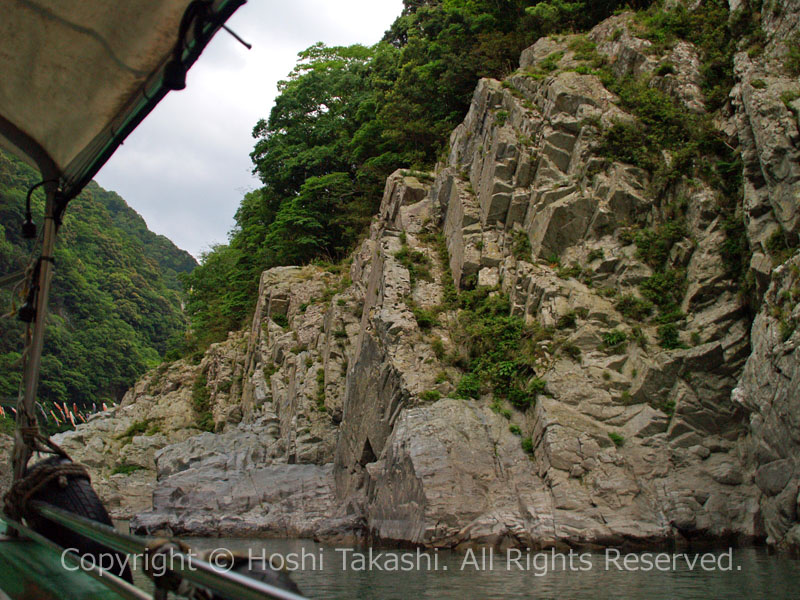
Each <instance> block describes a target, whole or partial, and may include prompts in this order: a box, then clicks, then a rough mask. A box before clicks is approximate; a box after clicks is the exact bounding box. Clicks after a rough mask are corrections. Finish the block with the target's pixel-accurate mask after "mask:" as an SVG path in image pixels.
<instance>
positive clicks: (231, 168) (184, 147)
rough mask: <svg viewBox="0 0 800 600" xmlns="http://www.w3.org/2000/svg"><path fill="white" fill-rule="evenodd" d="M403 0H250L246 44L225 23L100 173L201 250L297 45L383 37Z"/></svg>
mask: <svg viewBox="0 0 800 600" xmlns="http://www.w3.org/2000/svg"><path fill="white" fill-rule="evenodd" d="M401 10H402V0H294V1H293V2H274V1H273V0H250V2H249V3H248V4H246V5H245V6H243V7H242V8H240V9H239V10H238V11H237V12H236V14H234V15H233V17H232V18H231V19H230V21H229V22H228V26H229V27H230V28H231V29H233V30H234V31H236V32H237V33H238V34H239V35H241V36H242V37H243V38H244V39H245V40H247V41H248V42H250V43H251V44H253V49H252V50H250V51H248V50H246V49H245V48H244V47H243V46H241V45H240V44H239V43H238V42H237V41H236V40H234V39H233V38H232V37H231V36H229V35H228V34H226V33H225V32H224V31H221V32H220V33H218V34H217V36H216V37H215V38H214V40H212V42H211V44H209V47H208V48H207V49H206V51H205V52H204V53H203V55H202V56H201V57H200V59H199V60H198V62H197V63H196V64H195V66H194V67H193V68H192V70H191V71H190V72H189V75H188V77H187V88H186V89H185V90H183V91H181V92H172V93H170V94H169V95H168V96H167V97H166V98H165V99H164V101H163V102H161V104H160V105H159V106H158V107H157V108H156V109H155V110H154V111H153V112H152V113H151V114H150V116H149V117H148V118H147V119H145V121H144V122H143V123H142V124H141V125H140V126H139V127H138V128H137V129H136V131H134V132H133V134H131V136H130V137H129V138H128V140H127V141H126V142H125V144H124V145H123V146H122V147H121V148H120V149H119V150H118V151H117V153H116V154H115V155H114V156H113V157H112V158H111V160H110V161H109V162H108V163H107V164H106V166H105V167H103V169H102V170H101V171H100V173H99V174H98V176H97V181H98V183H100V185H102V186H103V187H105V188H107V189H110V190H114V191H115V192H117V193H119V194H120V195H121V196H122V197H123V198H125V200H126V201H127V202H128V204H130V205H131V206H132V207H133V208H134V209H135V210H137V211H138V212H139V213H140V214H141V215H142V216H143V217H144V218H145V220H146V221H147V224H148V226H149V227H150V229H152V230H153V231H156V232H157V233H161V234H164V235H166V236H167V237H169V238H170V239H171V240H172V241H174V242H175V243H176V244H177V245H178V246H179V247H181V248H184V249H186V250H188V251H189V252H191V253H192V254H194V255H195V256H199V255H200V252H201V251H202V250H204V249H207V248H209V247H210V246H211V245H212V244H215V243H220V242H225V241H227V233H228V231H229V230H230V229H231V227H232V226H233V215H234V213H235V212H236V208H237V207H238V206H239V201H240V200H241V197H242V195H243V194H244V193H245V192H246V191H249V190H252V189H255V188H257V187H258V185H259V183H258V180H257V179H256V178H255V177H253V176H252V174H251V170H252V163H251V161H250V156H249V155H250V152H251V150H252V148H253V139H252V137H251V132H252V129H253V126H254V125H255V124H256V122H257V121H258V119H260V118H266V117H267V116H268V115H269V111H270V109H271V107H272V104H273V101H274V98H275V95H276V92H277V90H276V85H277V82H278V81H279V80H281V79H284V78H285V77H286V75H287V74H288V73H289V72H290V71H291V70H292V68H293V67H294V65H295V62H296V59H297V53H298V52H300V51H302V50H304V49H306V48H308V47H309V46H311V45H312V44H314V43H316V42H318V41H322V42H325V43H326V44H328V45H349V44H357V43H360V44H366V45H371V44H374V43H375V42H377V41H378V40H380V38H381V37H382V36H383V33H384V31H385V30H386V29H388V27H389V26H390V25H391V23H392V21H393V20H394V19H395V17H397V16H398V15H399V14H400V11H401Z"/></svg>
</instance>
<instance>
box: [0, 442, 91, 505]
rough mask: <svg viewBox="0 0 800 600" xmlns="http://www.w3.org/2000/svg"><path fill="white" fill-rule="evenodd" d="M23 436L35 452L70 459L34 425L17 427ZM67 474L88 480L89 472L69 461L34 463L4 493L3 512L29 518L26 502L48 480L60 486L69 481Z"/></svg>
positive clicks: (65, 484) (64, 485)
mask: <svg viewBox="0 0 800 600" xmlns="http://www.w3.org/2000/svg"><path fill="white" fill-rule="evenodd" d="M19 432H20V434H21V435H22V439H23V440H24V442H25V443H26V444H28V445H29V447H30V448H32V449H34V450H36V451H38V452H46V453H48V454H55V455H57V456H61V457H63V458H66V459H68V460H71V459H70V458H69V456H68V455H67V453H66V452H64V450H62V449H61V448H60V447H59V446H58V445H57V444H56V443H54V442H52V441H51V440H50V439H49V438H46V437H44V436H43V435H42V434H41V433H39V430H38V428H37V427H21V428H20V429H19ZM70 477H74V478H77V477H83V478H86V479H87V480H89V481H91V478H90V477H89V472H88V471H87V470H86V467H84V466H83V465H81V464H78V463H73V462H68V463H62V464H56V465H51V464H37V465H34V466H33V467H32V468H31V469H30V470H29V471H28V472H27V473H26V474H25V477H23V478H22V479H18V480H17V481H15V482H14V484H13V485H12V486H11V489H9V490H8V491H7V492H6V493H5V495H4V496H3V502H4V507H3V510H4V511H5V513H6V514H7V515H8V516H9V517H11V518H12V519H15V520H19V519H21V518H29V517H30V515H31V511H30V509H29V508H28V502H29V501H30V500H31V499H32V498H33V497H34V496H35V495H36V494H37V492H39V490H41V489H42V488H43V487H44V486H46V485H47V484H48V483H50V482H51V481H53V480H54V479H55V480H58V484H59V485H60V486H61V487H66V486H67V485H68V484H69V478H70Z"/></svg>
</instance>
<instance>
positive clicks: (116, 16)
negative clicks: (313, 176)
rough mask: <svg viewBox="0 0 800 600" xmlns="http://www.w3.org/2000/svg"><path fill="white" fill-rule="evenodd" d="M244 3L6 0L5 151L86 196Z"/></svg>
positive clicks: (1, 122)
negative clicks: (93, 180)
mask: <svg viewBox="0 0 800 600" xmlns="http://www.w3.org/2000/svg"><path fill="white" fill-rule="evenodd" d="M243 3H244V0H136V1H135V2H131V1H125V2H117V1H109V0H4V2H3V8H2V11H0V12H1V13H2V14H1V15H0V74H2V75H0V145H2V146H4V147H5V148H7V149H8V150H11V151H12V152H14V153H15V154H17V155H18V156H20V157H21V158H23V159H25V160H26V161H27V162H29V163H30V164H32V165H33V166H35V167H37V168H38V169H39V170H40V171H41V173H42V176H43V177H44V179H46V180H56V179H57V180H58V181H59V184H60V188H61V190H62V192H63V193H64V195H65V196H66V198H71V197H73V196H75V195H77V194H78V193H79V192H80V190H81V189H82V188H83V186H84V185H86V184H87V183H88V182H89V181H90V180H91V178H92V177H93V176H94V175H95V174H96V173H97V171H98V170H99V169H100V167H102V166H103V164H104V163H105V162H106V161H107V160H108V159H109V158H110V156H111V155H112V154H113V152H114V151H115V150H116V149H117V148H118V147H119V145H120V144H121V143H122V141H123V140H124V139H125V137H127V135H128V134H130V132H131V131H133V129H134V128H135V127H136V125H138V124H139V122H140V121H141V120H142V119H143V118H144V117H145V116H146V115H147V114H148V113H149V112H150V111H151V110H152V109H153V108H154V107H155V106H156V104H158V102H159V101H160V100H161V99H162V98H163V97H164V96H165V95H166V93H167V92H168V91H170V90H171V89H181V88H182V87H183V80H184V78H185V74H186V71H187V70H188V68H189V67H190V66H191V65H192V64H193V63H194V61H195V60H196V59H197V57H198V56H199V55H200V52H201V51H202V50H203V48H204V47H205V46H206V45H207V44H208V42H209V41H210V40H211V38H212V37H213V35H214V34H215V33H216V32H217V31H218V30H219V28H220V27H221V26H222V25H223V24H224V22H225V21H226V20H227V19H228V17H230V15H231V14H233V12H234V11H235V10H236V9H237V8H238V7H239V6H241V5H242V4H243Z"/></svg>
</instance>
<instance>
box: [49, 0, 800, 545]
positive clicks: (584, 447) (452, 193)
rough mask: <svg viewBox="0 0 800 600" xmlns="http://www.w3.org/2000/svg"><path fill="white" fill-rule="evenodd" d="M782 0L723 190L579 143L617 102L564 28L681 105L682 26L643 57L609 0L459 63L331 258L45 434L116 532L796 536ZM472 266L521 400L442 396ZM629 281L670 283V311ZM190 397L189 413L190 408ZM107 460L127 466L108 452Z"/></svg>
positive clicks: (790, 200)
mask: <svg viewBox="0 0 800 600" xmlns="http://www.w3.org/2000/svg"><path fill="white" fill-rule="evenodd" d="M787 4H791V3H787ZM734 8H735V7H734ZM795 8H798V9H800V7H795ZM796 12H797V11H795V13H794V14H796ZM792 14H793V13H791V12H790V10H789V8H787V9H786V12H785V13H781V12H780V10H778V11H773V12H771V13H769V15H766V14H765V16H764V19H763V23H764V29H765V32H766V34H767V36H768V37H767V46H766V51H765V52H764V54H763V56H762V57H761V58H758V57H756V58H754V57H750V56H748V55H747V54H746V53H743V54H740V55H737V58H736V61H737V62H736V68H737V75H738V77H739V83H738V84H737V87H736V88H735V89H734V93H733V95H732V96H733V98H732V103H731V105H730V106H729V107H728V109H726V110H727V112H726V110H723V111H722V115H723V117H724V116H725V115H727V116H728V118H723V117H720V118H719V119H717V120H716V127H717V128H718V129H719V131H721V132H723V134H724V135H725V136H727V137H726V140H725V141H726V143H728V144H729V145H731V146H738V147H740V148H741V151H742V157H743V161H744V173H745V185H744V199H743V200H741V199H740V200H739V201H738V202H739V204H738V205H737V204H736V201H735V199H734V202H733V205H732V204H731V203H730V202H726V201H724V200H725V199H723V198H721V194H720V192H719V190H717V189H715V188H714V187H712V186H711V185H710V184H707V183H705V182H704V181H702V180H701V179H699V178H697V179H691V178H689V177H686V176H681V174H678V176H677V177H676V178H675V179H674V180H673V182H672V184H671V185H670V186H669V187H668V188H667V189H660V190H658V191H657V190H656V188H657V186H656V182H655V181H654V179H655V177H654V174H653V173H650V172H646V171H645V170H643V169H640V168H636V167H634V166H631V165H629V164H625V163H622V162H615V161H613V160H611V159H609V157H608V153H607V152H605V151H604V150H603V144H604V134H605V132H607V131H608V130H609V129H610V128H612V127H614V126H615V125H616V124H618V123H635V122H636V116H635V115H634V114H631V113H628V112H626V111H625V110H623V109H622V108H621V106H620V102H619V98H618V97H617V96H616V95H615V94H614V93H612V92H611V91H610V90H609V89H608V88H607V87H606V86H605V85H604V84H603V83H602V81H601V79H600V78H599V77H598V76H597V75H596V74H592V69H589V68H585V67H586V61H587V59H586V57H585V54H586V48H587V44H589V43H591V44H592V45H593V46H592V48H593V50H594V51H596V52H597V53H598V54H599V55H602V56H604V57H605V60H606V64H607V65H608V67H609V68H610V69H611V71H612V72H613V73H614V75H615V76H616V77H617V78H618V79H624V78H625V77H626V76H629V75H630V76H634V77H646V78H647V79H648V81H649V83H648V85H649V86H651V87H652V88H655V89H657V90H660V91H661V92H663V93H664V94H667V95H669V96H671V97H672V98H674V99H676V100H677V101H678V102H680V103H681V104H682V106H683V107H684V109H685V111H687V113H691V114H697V115H701V114H703V113H704V111H705V105H704V98H703V94H702V93H701V89H700V82H701V81H702V78H701V75H700V71H699V69H700V61H699V56H698V52H697V50H696V49H695V48H694V47H692V46H691V44H688V43H686V42H680V43H678V44H676V45H675V46H674V47H672V48H671V49H669V50H667V51H666V52H667V54H665V55H663V56H662V55H659V54H657V53H655V52H656V51H657V49H656V48H654V47H653V46H652V44H651V43H650V42H649V41H647V40H645V39H642V38H640V37H637V35H636V34H637V31H638V30H637V27H636V25H635V23H634V21H633V20H632V19H633V17H632V15H631V14H622V15H618V16H615V17H612V18H611V19H609V20H607V21H605V22H604V23H602V24H600V25H599V26H598V27H596V28H595V29H594V30H593V31H592V32H590V33H589V35H588V36H562V37H559V38H553V39H551V38H543V39H542V40H540V41H539V42H537V43H536V44H535V45H534V46H533V47H531V48H529V49H528V50H526V51H525V53H524V54H523V56H522V58H521V66H520V69H519V70H518V71H516V72H515V73H514V74H512V75H511V76H510V77H509V78H508V79H507V80H505V81H503V82H499V81H494V80H482V81H481V82H480V83H479V85H478V87H477V89H476V91H475V95H474V98H473V101H472V105H471V108H470V110H469V113H468V115H467V117H466V118H465V120H464V122H463V123H462V124H461V125H460V126H459V127H458V128H457V129H456V130H455V131H454V132H453V134H452V137H451V139H450V151H449V155H448V157H447V160H446V161H445V162H443V163H442V164H440V165H438V166H437V169H436V171H435V172H434V173H430V174H427V173H425V174H422V173H413V172H407V171H398V172H396V173H395V174H393V175H392V176H391V177H390V178H389V180H388V181H387V184H386V190H385V193H384V198H383V201H382V204H381V207H380V211H379V214H378V216H377V217H376V219H375V220H374V222H373V224H372V226H371V229H370V235H369V237H368V239H366V240H365V241H364V242H363V243H362V244H361V246H360V247H359V249H358V250H357V251H356V252H355V253H354V254H353V256H352V257H351V259H350V260H349V261H348V262H347V263H345V265H344V267H342V266H336V267H327V268H326V267H324V266H306V267H282V268H277V269H271V270H269V271H266V272H265V273H264V274H263V275H262V279H261V285H260V289H259V298H258V303H257V306H256V309H255V314H254V318H253V322H252V326H251V327H250V329H249V330H248V331H245V332H242V333H240V334H231V337H230V338H229V339H228V340H227V341H226V342H224V343H222V344H218V345H215V346H212V347H211V348H210V349H209V351H208V353H207V354H206V356H205V358H203V360H202V361H201V363H200V364H199V365H191V364H188V363H186V362H184V361H180V362H178V363H175V364H173V365H172V366H170V367H168V369H167V370H166V371H164V372H161V373H156V372H154V373H152V374H150V375H149V376H148V377H147V378H145V379H144V380H143V381H141V382H140V383H139V384H137V386H136V388H135V389H134V390H132V391H131V392H129V394H128V396H126V399H125V401H124V402H123V404H122V406H121V407H119V408H118V409H116V410H115V411H111V412H109V413H104V414H103V415H100V416H96V417H94V418H93V419H92V420H91V421H90V423H88V424H87V425H82V426H80V427H79V428H78V430H77V431H76V432H74V433H70V434H66V435H65V436H64V437H63V438H62V440H61V441H60V442H59V443H62V444H63V445H64V446H65V447H67V449H68V450H70V451H71V452H72V453H73V455H74V456H75V457H76V458H78V459H80V460H82V461H83V462H86V463H87V464H88V465H89V466H90V467H91V468H93V469H94V472H95V473H96V474H97V475H98V476H99V477H95V481H96V483H98V488H99V491H100V493H101V495H103V496H104V498H105V499H106V500H107V501H109V502H110V504H111V507H112V508H114V509H115V510H116V511H117V514H120V515H121V514H133V513H135V514H137V517H136V518H135V519H134V522H133V525H134V527H137V528H139V529H140V530H142V531H155V530H159V529H170V530H172V531H174V532H176V533H177V532H180V533H198V534H206V535H208V534H216V533H224V534H226V535H240V534H247V535H279V536H316V537H318V538H320V539H327V540H334V541H344V540H352V539H353V538H357V537H364V538H369V539H373V540H376V541H384V542H399V543H409V544H419V545H423V546H431V547H454V548H464V547H467V546H471V545H478V544H487V545H493V546H497V547H507V546H521V545H526V546H533V547H542V546H551V545H558V544H575V545H580V544H584V545H606V544H626V543H628V544H653V543H663V542H676V543H684V542H686V541H688V540H693V539H697V538H703V539H708V540H721V539H725V540H731V539H736V540H739V541H747V540H756V539H763V538H766V539H768V540H769V541H770V542H772V543H774V544H776V545H779V546H785V547H791V546H792V545H795V546H796V545H798V542H799V541H800V533H798V532H800V529H798V527H799V526H798V505H797V504H798V488H799V487H800V465H799V464H798V461H797V456H798V455H800V454H798V448H797V446H798V443H800V437H798V433H797V432H798V427H797V425H798V423H797V420H798V415H800V406H798V403H799V402H800V394H798V391H797V390H798V384H800V381H798V378H799V377H800V368H799V367H798V364H800V363H798V359H799V358H800V357H798V355H797V352H796V346H797V342H798V340H800V337H798V336H800V334H798V333H796V332H795V330H794V326H795V323H796V322H797V321H798V319H800V313H798V310H800V309H798V308H797V300H798V298H800V277H799V276H798V273H800V259H797V258H792V259H790V260H789V261H788V262H786V263H785V264H783V266H780V267H778V268H775V266H776V264H777V263H778V262H779V261H780V260H781V259H784V260H785V259H786V258H787V257H788V255H789V254H790V252H789V251H788V250H787V247H791V246H793V245H796V240H797V234H798V232H799V231H798V227H800V210H798V197H799V196H798V194H800V186H799V185H798V179H800V177H798V172H797V169H798V163H797V156H796V154H797V143H798V140H799V139H800V135H798V129H797V127H798V124H797V117H796V114H797V112H798V110H795V111H794V112H792V110H791V106H792V105H791V103H789V105H788V106H787V105H786V104H784V102H783V101H782V100H781V95H782V94H783V91H785V90H788V89H790V88H791V86H792V85H795V84H796V83H797V82H796V80H795V81H794V83H792V80H791V79H790V78H788V77H778V76H775V75H772V74H773V73H779V72H780V69H779V68H778V67H777V66H775V64H772V63H770V62H769V61H779V60H781V58H782V56H783V55H782V54H781V52H784V53H785V50H784V49H783V48H784V46H783V45H782V44H783V42H782V41H781V40H782V39H786V36H789V35H790V34H793V33H792V32H793V31H794V28H796V26H797V24H796V20H795V21H792V17H791V15H792ZM667 63H668V64H670V65H673V68H672V69H660V68H659V66H660V65H663V64H667ZM765 73H770V75H764V76H763V78H764V79H768V80H769V85H768V86H767V88H766V89H757V88H760V86H757V87H756V88H754V87H753V86H752V85H751V83H752V81H751V80H752V79H753V78H754V77H759V76H760V74H765ZM769 78H774V81H773V79H769ZM748 81H750V83H748ZM773 84H774V85H773ZM796 87H797V86H796V85H795V88H796ZM795 88H791V89H795ZM784 98H785V96H784ZM673 158H674V157H672V156H671V155H670V154H669V153H668V152H665V156H664V160H665V161H667V162H668V163H669V161H671V160H673ZM737 215H743V217H742V218H743V219H744V222H745V227H746V235H747V239H748V240H749V243H750V246H751V248H752V249H753V258H752V261H751V263H750V268H751V270H752V271H753V272H754V273H755V286H756V287H757V289H759V290H762V291H763V292H764V300H763V303H762V305H761V309H760V312H759V313H758V315H757V316H756V318H755V323H754V324H753V326H752V333H751V319H750V316H749V313H748V309H747V306H746V304H745V302H744V300H743V299H742V294H741V293H740V287H741V285H740V283H739V282H738V281H737V280H736V277H735V276H734V274H732V273H731V272H730V269H729V268H728V267H727V265H726V261H725V256H724V251H725V250H724V249H725V245H726V241H727V239H728V235H729V232H728V229H727V228H728V224H729V223H730V222H731V219H732V218H736V216H737ZM678 225H680V226H679V227H678ZM669 227H673V229H669ZM664 231H672V232H674V233H675V234H674V235H672V234H671V235H670V236H669V239H668V241H663V239H661V238H659V236H660V235H661V233H660V232H664ZM648 236H651V237H652V238H653V239H651V237H648ZM776 236H780V237H781V240H782V244H779V243H777V242H776V240H777V239H778V238H777V237H776ZM662 237H663V236H662ZM648 239H651V242H652V243H656V242H657V243H659V244H661V245H660V246H659V247H658V248H657V250H658V252H659V253H660V254H659V255H658V259H659V261H660V262H659V263H658V264H656V262H655V261H654V260H653V257H652V254H648V248H650V247H651V246H647V245H646V244H645V242H646V241H647V240H648ZM653 240H655V241H653ZM665 273H666V274H673V275H674V274H680V277H678V276H677V275H674V276H675V277H678V278H676V279H675V280H674V281H672V280H666V281H665V280H664V277H667V275H665ZM673 275H669V276H670V277H671V276H673ZM658 282H660V285H661V287H660V288H658V287H657V286H656V284H657V283H658ZM476 287H478V288H486V289H488V290H490V292H489V293H490V294H491V295H493V296H494V297H497V298H507V299H508V301H509V303H510V307H511V308H510V313H511V315H513V316H515V317H518V318H519V319H520V320H521V321H522V322H524V323H525V324H526V325H527V326H528V327H530V328H531V331H534V330H535V331H536V332H538V333H537V336H538V337H537V338H536V344H537V345H536V348H537V350H536V353H535V356H536V359H535V363H534V364H533V365H532V368H533V370H534V372H535V373H534V374H535V377H536V379H537V381H538V382H540V388H539V394H538V396H537V398H536V401H535V403H534V404H533V405H532V406H531V407H530V408H527V409H526V410H519V409H518V408H515V407H514V406H512V404H511V403H510V402H509V401H508V400H507V399H506V398H505V397H504V396H502V395H501V396H500V397H498V398H493V396H492V393H491V391H489V390H486V389H483V390H482V393H478V394H472V395H473V396H477V397H475V398H472V399H464V398H457V397H456V396H459V395H460V396H465V395H468V394H464V393H462V392H463V386H462V385H461V384H460V383H459V382H460V380H461V378H462V376H463V374H464V371H463V367H464V364H463V361H460V360H459V358H458V357H459V353H460V352H461V351H462V349H461V345H462V341H463V340H462V339H461V335H460V329H459V328H460V323H461V317H462V313H463V311H464V310H465V309H464V307H463V306H462V307H459V306H457V305H456V304H454V303H452V302H449V301H448V298H450V297H452V295H453V294H454V293H455V292H454V288H455V289H456V290H458V289H460V290H469V289H473V288H476ZM648 289H649V290H652V289H661V293H663V294H665V295H671V296H672V297H674V300H675V304H676V307H675V309H674V310H673V314H672V315H671V316H669V318H667V316H665V315H655V314H653V312H654V307H653V305H652V303H650V302H647V301H645V300H644V299H643V298H642V294H643V291H646V290H648ZM651 297H652V293H651ZM657 303H658V302H657V299H656V304H657ZM674 313H680V314H679V315H677V316H676V315H675V314H674ZM662 317H663V318H662ZM751 345H752V351H751ZM198 382H199V383H198ZM198 406H199V407H200V408H198ZM202 411H206V413H208V412H210V417H211V420H212V422H213V424H214V432H213V433H212V432H206V433H200V432H199V430H198V428H197V426H198V425H199V424H200V423H201V422H202V416H203V415H202V414H201V412H202ZM141 422H145V423H146V424H147V426H146V427H145V426H138V427H134V430H135V432H134V433H133V434H131V432H130V431H129V430H130V428H131V426H132V425H134V424H138V423H141ZM206 422H208V421H207V420H206ZM155 425H158V427H155ZM126 432H128V434H127V435H126ZM120 463H125V464H135V465H137V466H140V467H143V468H142V469H141V470H137V471H135V472H132V473H130V474H125V473H122V472H121V473H117V474H114V475H110V476H109V473H110V472H111V471H112V470H113V467H114V465H118V464H120ZM101 481H103V483H99V482H101ZM151 492H152V506H151V505H150V503H149V502H148V500H149V498H150V493H151ZM145 509H149V510H145Z"/></svg>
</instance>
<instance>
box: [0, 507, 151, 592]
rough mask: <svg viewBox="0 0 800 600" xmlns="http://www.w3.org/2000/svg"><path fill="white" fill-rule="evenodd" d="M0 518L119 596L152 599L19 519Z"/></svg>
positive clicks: (4, 516)
mask: <svg viewBox="0 0 800 600" xmlns="http://www.w3.org/2000/svg"><path fill="white" fill-rule="evenodd" d="M0 519H3V520H4V521H5V522H6V524H8V526H9V527H13V528H14V529H15V530H16V531H19V532H20V533H23V534H25V536H26V537H28V538H30V539H31V540H33V541H34V542H36V543H38V544H41V545H42V546H44V547H45V548H49V549H50V550H52V551H53V552H56V553H58V554H59V555H60V556H61V557H62V560H67V561H69V562H70V563H71V564H73V565H75V566H76V567H78V568H79V569H80V570H81V571H83V572H84V573H86V574H87V575H89V576H91V577H93V578H94V579H96V580H97V581H99V582H100V583H102V584H103V585H106V586H107V587H109V588H111V589H112V590H114V591H115V592H116V593H117V594H119V595H120V596H122V597H124V598H128V600H153V597H152V596H151V595H150V594H148V593H146V592H144V591H142V590H140V589H139V588H137V587H136V586H135V585H133V584H132V583H128V582H127V581H125V580H124V579H122V578H120V577H117V576H116V575H114V574H113V573H109V572H108V571H104V570H103V569H101V568H100V567H98V566H97V565H93V564H91V563H89V564H88V565H87V564H84V563H82V562H81V560H80V558H79V556H78V555H77V554H74V553H72V552H64V548H62V547H61V546H59V545H58V544H56V543H55V542H53V541H52V540H49V539H48V538H46V537H44V536H43V535H41V534H39V533H37V532H35V531H34V530H32V529H30V528H29V527H26V526H25V525H23V524H22V523H20V522H19V521H15V520H14V519H12V518H10V517H8V516H6V515H2V516H0Z"/></svg>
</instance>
